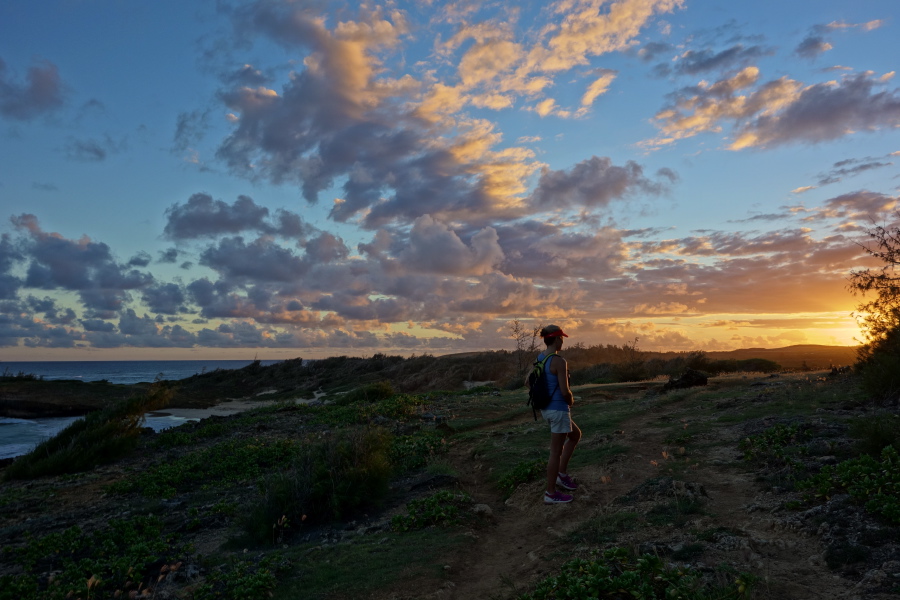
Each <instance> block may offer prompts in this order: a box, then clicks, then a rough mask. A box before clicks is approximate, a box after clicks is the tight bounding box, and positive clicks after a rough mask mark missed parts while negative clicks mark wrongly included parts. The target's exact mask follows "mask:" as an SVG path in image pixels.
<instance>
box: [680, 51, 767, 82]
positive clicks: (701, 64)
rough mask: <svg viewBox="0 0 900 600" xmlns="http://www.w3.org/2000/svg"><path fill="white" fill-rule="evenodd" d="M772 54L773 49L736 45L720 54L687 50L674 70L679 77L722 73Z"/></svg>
mask: <svg viewBox="0 0 900 600" xmlns="http://www.w3.org/2000/svg"><path fill="white" fill-rule="evenodd" d="M772 53H773V51H772V50H771V49H767V48H764V47H762V46H746V47H745V46H744V45H743V44H735V45H733V46H731V47H730V48H727V49H725V50H722V51H720V52H714V51H713V50H712V49H710V48H704V49H703V50H686V51H685V52H684V53H682V54H681V55H680V56H679V57H678V60H676V61H675V63H674V67H673V70H674V71H675V73H677V74H679V75H697V74H698V73H704V72H707V71H722V70H726V69H731V68H733V67H737V66H746V65H748V64H749V63H750V62H752V61H754V60H756V59H758V58H761V57H763V56H769V55H771V54H772Z"/></svg>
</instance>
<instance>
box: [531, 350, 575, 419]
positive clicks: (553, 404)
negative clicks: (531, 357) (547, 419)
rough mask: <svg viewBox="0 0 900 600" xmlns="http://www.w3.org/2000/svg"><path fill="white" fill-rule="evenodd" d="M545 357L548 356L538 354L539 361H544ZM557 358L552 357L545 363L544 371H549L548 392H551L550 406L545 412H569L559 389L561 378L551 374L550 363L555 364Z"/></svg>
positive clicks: (542, 353)
mask: <svg viewBox="0 0 900 600" xmlns="http://www.w3.org/2000/svg"><path fill="white" fill-rule="evenodd" d="M544 356H546V354H545V353H544V352H541V353H540V354H538V358H537V359H538V360H544ZM557 356H559V355H558V354H557V355H556V356H551V357H550V358H549V359H547V362H546V363H544V369H545V370H546V371H547V391H549V392H550V394H551V397H550V404H548V405H547V408H545V409H544V410H564V411H566V412H569V405H568V404H566V400H565V398H563V394H562V390H561V389H560V387H559V377H557V376H556V375H554V374H553V373H551V372H550V363H552V362H553V359H555V358H556V357H557Z"/></svg>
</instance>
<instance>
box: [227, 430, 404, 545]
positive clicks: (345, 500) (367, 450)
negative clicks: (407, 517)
mask: <svg viewBox="0 0 900 600" xmlns="http://www.w3.org/2000/svg"><path fill="white" fill-rule="evenodd" d="M389 450H390V436H389V434H387V433H386V432H385V431H383V430H380V429H357V430H353V431H348V432H346V433H343V434H341V435H336V436H334V437H333V438H328V439H326V440H325V441H323V442H321V443H319V444H316V445H314V446H309V445H305V446H303V447H302V450H301V451H300V452H298V453H296V454H295V455H294V456H293V457H292V458H291V459H290V460H288V461H285V463H284V467H286V468H284V469H282V470H279V471H278V472H275V473H272V474H270V475H268V476H267V477H265V479H263V481H262V482H261V484H260V487H261V492H262V495H261V497H260V498H259V499H258V501H256V502H255V503H254V504H253V505H252V506H250V507H248V508H247V510H246V511H245V512H244V517H243V519H242V523H241V524H242V526H243V529H244V532H245V533H246V534H247V535H248V536H249V537H250V538H251V539H252V540H254V541H256V542H257V543H265V542H272V543H277V541H278V538H279V537H283V536H284V535H286V534H287V533H290V532H296V531H297V530H299V528H300V527H301V524H302V523H303V522H304V521H306V520H307V519H308V520H309V521H311V522H315V521H319V522H321V521H328V520H331V519H340V518H343V517H345V516H346V515H348V514H350V513H352V512H353V511H355V510H357V509H359V508H361V507H363V506H367V505H372V504H377V503H378V502H379V501H380V500H381V499H382V498H383V497H384V495H385V493H386V492H387V489H388V481H389V478H390V472H391V467H390V462H389V458H388V453H389Z"/></svg>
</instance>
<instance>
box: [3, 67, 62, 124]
mask: <svg viewBox="0 0 900 600" xmlns="http://www.w3.org/2000/svg"><path fill="white" fill-rule="evenodd" d="M25 79H26V81H25V83H18V82H16V81H13V80H12V78H11V77H10V74H9V72H8V68H7V66H6V62H5V61H4V60H3V59H2V58H0V115H3V116H4V117H7V118H9V119H15V120H17V121H30V120H31V119H34V118H35V117H38V116H40V115H44V114H49V113H51V112H53V111H55V110H57V109H59V108H60V107H62V105H63V100H64V99H63V89H64V85H63V82H62V79H61V78H60V76H59V70H58V69H57V67H56V65H54V64H53V63H50V62H44V63H42V64H39V65H34V66H32V67H30V68H29V69H28V74H27V75H26V77H25Z"/></svg>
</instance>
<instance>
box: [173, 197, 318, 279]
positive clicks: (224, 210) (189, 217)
mask: <svg viewBox="0 0 900 600" xmlns="http://www.w3.org/2000/svg"><path fill="white" fill-rule="evenodd" d="M166 219H167V222H166V226H165V229H164V230H163V233H164V235H165V236H166V237H167V238H169V239H171V240H176V241H179V240H181V241H183V240H191V239H196V238H203V237H215V236H218V235H223V234H230V233H239V232H242V231H258V232H260V233H263V234H268V235H281V236H284V237H292V238H301V239H302V238H305V237H306V236H308V235H309V234H311V233H312V232H313V231H314V228H313V227H311V226H309V225H308V224H306V223H305V222H304V221H303V219H302V218H301V217H300V216H299V215H297V214H296V213H292V212H290V211H286V210H278V211H276V213H275V217H274V219H270V218H269V209H268V208H266V207H264V206H260V205H258V204H256V202H254V201H253V199H252V198H250V197H249V196H238V199H237V200H235V201H234V203H233V204H228V203H226V202H224V201H222V200H213V198H212V196H210V195H209V194H204V193H197V194H193V195H192V196H191V197H190V198H188V201H187V202H186V203H185V204H177V203H176V204H173V205H172V206H170V207H169V208H168V209H166ZM176 256H177V252H176V254H174V255H171V256H168V255H167V257H166V262H175V258H176Z"/></svg>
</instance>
